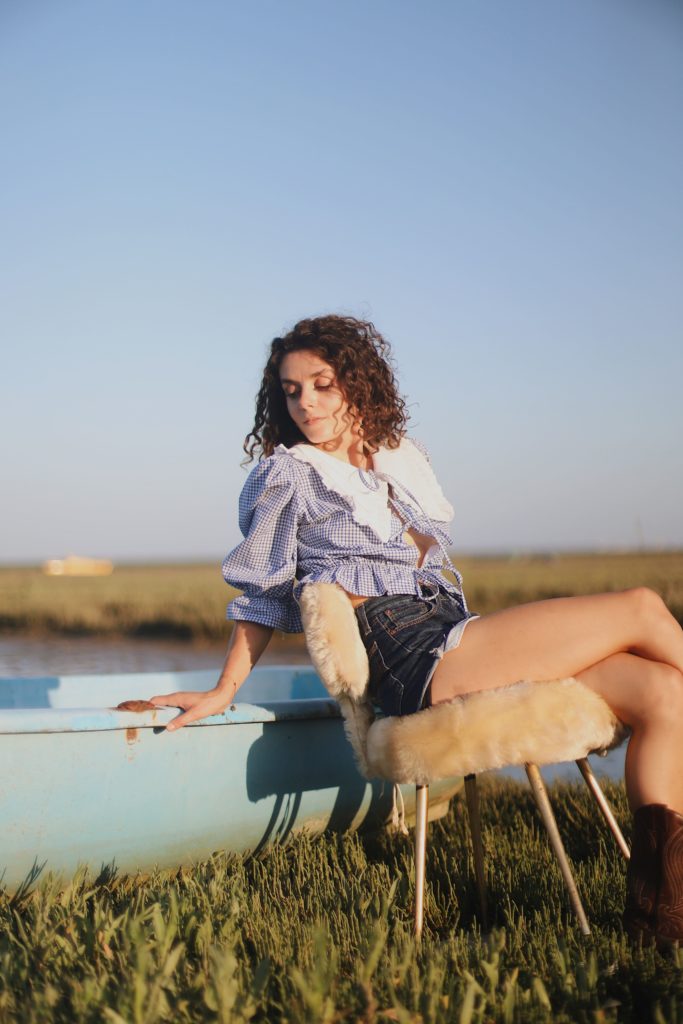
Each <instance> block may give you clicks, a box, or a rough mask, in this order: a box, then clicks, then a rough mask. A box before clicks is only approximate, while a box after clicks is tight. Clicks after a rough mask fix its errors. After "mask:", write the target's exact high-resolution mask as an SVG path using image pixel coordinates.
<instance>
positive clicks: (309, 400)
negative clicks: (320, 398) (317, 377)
mask: <svg viewBox="0 0 683 1024" xmlns="http://www.w3.org/2000/svg"><path fill="white" fill-rule="evenodd" d="M315 402H316V393H315V388H313V387H307V386H306V384H304V385H303V387H302V388H301V391H300V392H299V401H298V405H299V408H300V409H301V410H302V412H305V411H306V410H307V409H312V408H313V407H314V406H315Z"/></svg>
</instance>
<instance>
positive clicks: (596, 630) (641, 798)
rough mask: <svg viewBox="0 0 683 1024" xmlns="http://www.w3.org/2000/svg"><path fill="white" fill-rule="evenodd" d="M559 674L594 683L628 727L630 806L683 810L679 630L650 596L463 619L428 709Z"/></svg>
mask: <svg viewBox="0 0 683 1024" xmlns="http://www.w3.org/2000/svg"><path fill="white" fill-rule="evenodd" d="M567 676H576V677H577V678H578V679H581V681H582V682H585V683H586V684H587V685H588V686H590V687H592V688H593V689H594V690H595V691H596V692H597V693H599V694H600V695H601V696H602V697H604V699H605V700H606V701H607V703H608V704H609V706H610V707H611V708H612V709H613V710H614V712H615V713H616V714H617V715H618V717H619V718H620V719H621V720H622V721H624V722H625V723H626V724H627V725H629V726H630V727H631V728H632V730H633V736H632V739H631V741H630V743H629V748H628V751H627V755H626V788H627V793H628V797H629V802H630V805H631V809H632V810H633V811H636V810H637V809H638V808H639V807H641V806H644V805H646V804H650V803H661V804H666V805H667V806H669V807H670V808H672V809H673V810H676V811H683V743H682V742H681V736H682V735H683V630H681V628H680V626H679V625H678V623H677V622H676V620H675V619H674V618H673V617H672V616H671V615H670V614H669V612H668V611H667V610H666V608H665V606H664V604H663V602H662V601H661V599H660V598H659V597H658V596H657V595H656V594H654V593H653V592H651V591H648V590H645V589H638V590H632V591H626V592H624V593H622V594H599V595H595V596H589V597H569V598H557V599H555V600H552V601H539V602H536V603H533V604H528V605H521V606H520V607H518V608H510V609H506V610H505V611H503V612H497V613H495V614H494V615H488V616H485V617H483V618H481V619H477V620H475V621H473V622H471V623H469V624H468V626H467V629H466V630H465V632H464V634H463V637H462V641H461V643H460V646H459V647H458V648H456V649H455V650H453V651H449V652H448V653H447V654H445V655H444V657H443V658H442V660H441V662H440V663H439V666H438V668H437V670H436V672H435V673H434V678H433V680H432V703H433V704H438V703H440V702H441V701H444V700H450V699H452V698H453V697H455V696H457V695H458V694H463V693H471V692H474V691H477V690H488V689H493V688H495V687H498V686H504V685H506V684H508V683H514V682H517V681H518V680H520V679H539V680H542V679H557V678H563V677H567Z"/></svg>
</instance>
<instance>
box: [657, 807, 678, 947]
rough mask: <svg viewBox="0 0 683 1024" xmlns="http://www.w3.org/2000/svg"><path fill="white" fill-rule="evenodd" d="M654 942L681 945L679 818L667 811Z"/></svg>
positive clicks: (673, 812)
mask: <svg viewBox="0 0 683 1024" xmlns="http://www.w3.org/2000/svg"><path fill="white" fill-rule="evenodd" d="M662 833H663V834H662V838H663V844H662V853H661V881H660V886H659V899H658V901H657V941H658V942H659V943H660V944H664V945H666V944H668V943H671V942H676V941H678V942H683V815H681V814H677V813H676V812H675V811H671V810H669V809H668V808H667V810H666V816H665V827H664V828H663V830H662Z"/></svg>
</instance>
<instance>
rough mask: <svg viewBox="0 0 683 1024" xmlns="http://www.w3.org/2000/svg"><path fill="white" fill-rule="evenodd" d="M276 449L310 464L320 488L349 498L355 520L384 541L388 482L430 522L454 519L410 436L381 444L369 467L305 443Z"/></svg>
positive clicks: (388, 531)
mask: <svg viewBox="0 0 683 1024" xmlns="http://www.w3.org/2000/svg"><path fill="white" fill-rule="evenodd" d="M276 451H277V452H287V453H288V454H289V455H291V456H293V457H294V458H295V459H298V460H299V461H300V462H307V463H308V464H309V465H311V466H313V468H314V469H315V470H316V472H317V473H318V475H319V476H320V478H321V479H322V481H323V483H324V484H325V486H326V487H327V488H328V489H329V490H331V491H334V492H335V493H336V494H339V495H341V496H342V497H343V498H345V499H346V500H347V501H348V502H349V504H350V505H351V514H352V515H353V518H354V520H355V521H356V522H357V523H358V524H359V525H361V526H369V527H370V528H371V529H372V530H374V532H375V533H376V534H377V536H378V537H379V538H380V539H381V540H383V541H388V540H389V537H390V536H391V509H390V507H389V485H391V486H392V487H393V489H394V491H395V492H397V497H399V498H400V499H401V500H402V501H404V502H406V503H407V504H408V505H410V506H411V507H412V508H414V509H415V510H416V512H418V513H422V514H424V515H426V516H428V517H429V518H430V519H433V520H434V521H435V522H439V523H447V522H449V521H450V520H451V519H452V518H453V507H452V505H451V504H450V503H449V502H448V501H447V500H446V498H445V497H444V493H443V491H442V490H441V487H440V485H439V482H438V480H437V479H436V476H435V475H434V471H433V469H432V467H431V466H430V464H429V462H428V461H427V459H426V458H425V456H424V455H423V454H422V452H421V451H420V450H419V449H418V448H417V446H416V445H414V444H413V442H412V441H411V440H410V439H409V438H403V439H402V440H401V443H400V444H399V446H398V448H383V447H382V448H380V449H379V450H378V451H377V452H375V454H374V455H373V459H372V461H373V469H372V470H362V469H358V468H357V467H356V466H352V465H351V464H350V463H348V462H343V461H342V460H341V459H337V458H336V457H335V456H334V455H330V453H329V452H326V451H324V450H323V449H321V448H315V447H314V446H313V445H310V444H299V445H294V447H292V448H285V446H284V445H278V447H277V449H276Z"/></svg>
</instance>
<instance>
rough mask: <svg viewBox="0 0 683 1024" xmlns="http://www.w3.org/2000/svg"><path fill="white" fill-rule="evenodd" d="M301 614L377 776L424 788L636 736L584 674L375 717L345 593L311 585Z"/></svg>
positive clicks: (365, 766)
mask: <svg viewBox="0 0 683 1024" xmlns="http://www.w3.org/2000/svg"><path fill="white" fill-rule="evenodd" d="M301 614H302V619H303V623H304V632H305V634H306V642H307V645H308V650H309V653H310V655H311V660H312V661H313V664H314V666H315V668H316V671H317V672H318V674H319V676H320V678H321V679H322V681H323V683H324V684H325V686H326V687H327V690H328V691H329V693H330V695H331V696H332V697H334V698H335V700H337V701H338V702H339V705H340V707H341V711H342V715H343V716H344V724H345V729H346V734H347V736H348V738H349V740H350V742H351V744H352V746H353V748H354V752H355V755H356V759H357V761H358V766H359V768H360V770H361V772H362V773H363V774H364V775H365V776H366V777H367V778H383V779H388V780H390V781H391V782H400V783H416V784H420V785H424V784H426V783H429V782H432V781H435V780H436V779H444V778H451V777H452V776H457V775H468V774H470V773H475V774H477V773H479V772H482V771H487V770H489V769H491V768H502V767H503V766H504V765H510V764H524V763H526V762H532V763H534V764H552V763H555V762H558V761H575V760H577V759H578V758H582V757H585V756H586V754H588V753H590V752H591V751H600V752H604V751H606V750H608V749H610V748H611V747H614V746H617V745H618V744H619V743H621V741H622V740H623V739H624V736H625V735H626V730H625V729H624V727H623V726H622V724H621V723H620V722H619V720H618V719H617V717H616V716H615V715H614V713H613V712H612V711H611V709H610V708H609V707H608V706H607V704H606V703H605V702H604V700H603V699H602V698H601V697H599V696H598V695H597V694H596V693H594V692H593V691H592V690H589V689H588V687H586V686H584V685H583V683H580V682H579V681H578V680H577V679H558V680H553V681H550V682H528V681H524V682H519V683H514V684H513V685H511V686H505V687H501V688H499V689H496V690H483V691H480V692H478V693H472V694H469V695H466V696H464V697H457V698H456V699H455V700H452V701H449V702H448V703H445V704H437V705H436V706H434V707H431V708H426V709H425V710H424V711H418V712H417V713H415V714H413V715H405V716H403V717H401V718H396V717H386V718H379V719H375V717H374V713H373V710H372V706H371V704H370V702H369V700H368V698H367V684H368V676H369V667H368V659H367V654H366V651H365V647H364V646H363V642H362V640H361V638H360V633H359V630H358V625H357V622H356V616H355V613H354V610H353V606H352V605H351V602H350V601H349V599H348V598H347V596H346V594H345V593H344V591H343V590H341V589H340V588H339V587H337V586H335V585H334V584H330V583H313V584H309V585H308V586H306V587H305V588H304V590H303V592H302V595H301Z"/></svg>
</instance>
